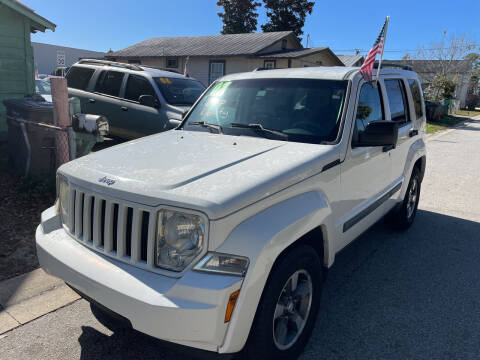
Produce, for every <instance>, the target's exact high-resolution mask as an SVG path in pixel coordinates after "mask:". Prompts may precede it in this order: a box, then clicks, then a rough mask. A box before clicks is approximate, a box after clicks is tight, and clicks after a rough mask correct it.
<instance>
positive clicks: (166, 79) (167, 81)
mask: <svg viewBox="0 0 480 360" xmlns="http://www.w3.org/2000/svg"><path fill="white" fill-rule="evenodd" d="M160 81H161V82H162V84H165V85H170V84H171V83H172V80H170V79H169V78H160Z"/></svg>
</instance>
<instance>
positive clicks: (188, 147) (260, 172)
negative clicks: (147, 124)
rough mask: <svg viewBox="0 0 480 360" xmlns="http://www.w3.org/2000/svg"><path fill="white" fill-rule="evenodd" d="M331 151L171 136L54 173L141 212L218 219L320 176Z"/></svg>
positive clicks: (100, 154) (318, 147)
mask: <svg viewBox="0 0 480 360" xmlns="http://www.w3.org/2000/svg"><path fill="white" fill-rule="evenodd" d="M332 150H333V146H330V145H313V144H300V143H291V142H284V141H275V140H268V139H264V138H257V137H247V136H229V135H219V134H211V133H208V132H194V131H178V130H172V131H168V132H164V133H161V134H157V135H152V136H149V137H145V138H142V139H138V140H134V141H130V142H128V143H124V144H121V145H117V146H114V147H111V148H108V149H106V150H103V151H99V152H96V153H92V154H90V155H87V156H84V157H82V158H79V159H77V160H74V161H71V162H69V163H67V164H65V165H63V166H62V167H61V168H60V169H59V172H61V173H63V174H65V175H66V176H67V177H69V179H70V181H72V182H73V183H75V184H76V185H78V186H81V187H84V188H86V189H88V190H90V191H93V192H99V193H103V194H108V195H109V196H112V197H116V198H119V199H123V200H127V201H131V202H136V203H141V204H144V205H148V206H159V205H171V206H179V207H183V208H190V209H196V210H199V211H202V212H204V213H206V214H207V215H208V216H209V218H210V219H218V218H221V217H224V216H226V215H228V214H230V213H232V212H233V211H236V210H238V209H240V208H243V207H245V206H247V205H250V204H252V203H253V202H256V201H258V200H260V199H262V198H264V197H267V196H269V195H271V194H272V193H275V192H277V191H279V190H282V189H284V188H285V187H287V186H290V185H292V184H295V183H297V182H299V181H301V180H303V179H305V178H307V177H309V176H312V175H314V174H316V173H319V172H320V171H321V169H322V166H323V165H324V164H326V163H328V162H330V161H333V160H335V159H336V158H338V155H335V154H334V153H333V151H332ZM99 180H102V181H99ZM112 180H113V182H112Z"/></svg>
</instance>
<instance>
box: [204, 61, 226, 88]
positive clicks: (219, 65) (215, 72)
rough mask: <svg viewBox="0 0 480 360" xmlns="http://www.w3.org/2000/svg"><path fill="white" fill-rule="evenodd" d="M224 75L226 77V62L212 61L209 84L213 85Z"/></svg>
mask: <svg viewBox="0 0 480 360" xmlns="http://www.w3.org/2000/svg"><path fill="white" fill-rule="evenodd" d="M223 75H225V61H220V60H216V61H210V69H209V76H208V83H209V84H211V83H212V82H214V81H215V80H217V79H218V78H220V77H222V76H223Z"/></svg>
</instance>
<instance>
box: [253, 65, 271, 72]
mask: <svg viewBox="0 0 480 360" xmlns="http://www.w3.org/2000/svg"><path fill="white" fill-rule="evenodd" d="M264 70H273V69H268V68H265V67H262V66H260V67H257V68H255V69H253V70H252V72H255V71H264Z"/></svg>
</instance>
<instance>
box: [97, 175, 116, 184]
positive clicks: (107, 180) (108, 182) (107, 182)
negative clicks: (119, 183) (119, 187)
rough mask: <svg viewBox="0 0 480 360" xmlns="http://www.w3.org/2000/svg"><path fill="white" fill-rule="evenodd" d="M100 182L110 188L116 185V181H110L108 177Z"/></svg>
mask: <svg viewBox="0 0 480 360" xmlns="http://www.w3.org/2000/svg"><path fill="white" fill-rule="evenodd" d="M98 182H101V183H104V184H107V185H108V186H110V185H113V184H115V180H113V179H109V178H107V177H106V176H104V177H102V178H100V179H98Z"/></svg>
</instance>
